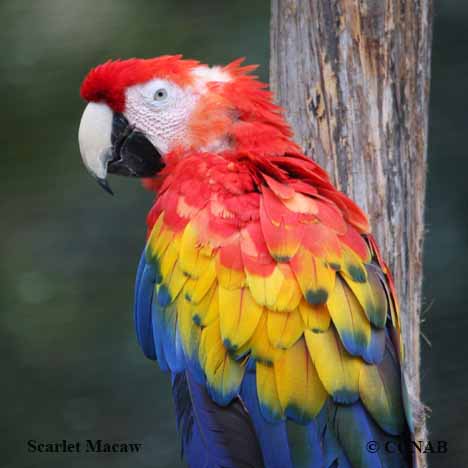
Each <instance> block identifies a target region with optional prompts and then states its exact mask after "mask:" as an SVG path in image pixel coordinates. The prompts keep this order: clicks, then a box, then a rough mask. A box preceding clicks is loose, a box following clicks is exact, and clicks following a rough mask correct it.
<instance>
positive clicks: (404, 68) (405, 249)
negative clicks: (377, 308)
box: [270, 0, 432, 467]
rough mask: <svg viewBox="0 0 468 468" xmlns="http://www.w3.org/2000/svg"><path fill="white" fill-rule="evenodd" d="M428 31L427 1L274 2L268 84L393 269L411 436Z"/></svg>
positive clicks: (419, 434) (416, 382)
mask: <svg viewBox="0 0 468 468" xmlns="http://www.w3.org/2000/svg"><path fill="white" fill-rule="evenodd" d="M431 37H432V0H272V18H271V69H270V78H271V88H272V90H273V92H274V93H275V94H276V97H277V101H278V103H279V104H280V105H281V106H283V107H284V108H285V109H286V115H287V118H288V121H289V123H290V124H291V125H292V127H293V130H294V132H295V136H296V141H297V142H298V143H299V144H300V145H302V147H303V149H304V151H305V152H306V154H308V155H311V156H312V157H313V158H314V160H316V161H317V162H318V163H319V164H321V165H322V166H323V167H325V168H326V169H327V171H328V172H329V174H331V176H332V179H333V180H334V182H335V183H336V185H337V186H338V188H340V190H342V191H343V192H345V193H346V194H348V195H349V196H351V197H352V198H353V199H354V200H355V201H356V202H357V203H358V204H359V205H360V206H361V207H362V208H363V209H364V210H365V211H366V212H367V213H368V215H369V217H370V221H371V225H372V227H373V232H374V235H375V237H376V238H377V241H378V243H379V245H380V247H381V249H382V253H383V255H384V258H385V259H386V260H387V262H388V263H389V265H390V268H391V269H392V271H393V273H394V276H395V281H396V287H397V291H398V294H399V299H400V304H401V309H402V328H403V335H404V342H405V349H406V360H405V363H404V370H405V374H406V376H407V380H408V383H409V386H410V394H411V397H412V399H413V400H414V401H413V403H414V404H413V406H414V409H415V411H414V412H415V415H414V416H415V423H416V424H415V426H416V434H415V437H416V439H417V440H424V439H425V438H426V428H425V421H424V412H423V411H422V405H421V404H420V403H419V401H420V400H419V396H420V377H419V367H420V338H419V333H420V311H421V285H422V245H423V237H424V195H425V179H426V153H427V123H428V101H429V78H430V56H431ZM418 466H421V467H422V466H426V462H425V460H424V459H422V458H421V459H420V460H419V463H418Z"/></svg>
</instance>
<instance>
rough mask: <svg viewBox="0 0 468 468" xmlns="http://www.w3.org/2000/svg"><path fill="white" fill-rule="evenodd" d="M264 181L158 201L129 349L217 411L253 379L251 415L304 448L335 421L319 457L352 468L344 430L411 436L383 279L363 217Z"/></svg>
mask: <svg viewBox="0 0 468 468" xmlns="http://www.w3.org/2000/svg"><path fill="white" fill-rule="evenodd" d="M291 159H292V158H291ZM277 164H278V166H277V169H275V170H278V171H279V174H283V173H286V172H285V171H286V170H292V169H291V167H292V166H291V165H292V164H293V163H292V162H291V161H288V160H287V158H279V160H278V163H277ZM268 170H269V171H270V173H269V174H263V175H262V176H258V177H259V178H260V179H259V180H260V182H259V181H258V180H257V184H258V185H257V187H258V189H257V190H251V191H249V190H247V191H244V192H242V190H239V191H240V192H242V193H237V194H233V193H232V191H233V189H232V188H231V189H230V191H228V192H229V193H226V190H224V189H222V188H218V191H217V192H215V193H211V195H210V196H208V197H206V198H204V199H203V200H201V199H200V197H194V199H193V201H192V199H191V198H190V196H189V189H187V186H183V184H182V182H181V183H180V185H176V187H177V190H176V189H175V188H174V189H173V191H174V193H175V194H174V193H172V192H171V187H170V186H169V188H167V189H166V190H165V191H164V190H163V192H162V193H161V194H160V195H159V198H158V200H157V202H156V206H155V208H154V209H153V210H152V213H151V216H152V220H153V225H152V229H151V230H150V235H149V237H148V241H147V245H146V249H145V252H144V254H143V256H142V260H141V263H140V266H139V272H138V276H137V286H136V298H135V323H136V327H137V334H138V339H139V341H140V344H141V346H142V347H143V349H144V351H145V354H146V355H147V356H148V357H150V358H154V357H157V359H158V361H159V362H160V365H161V367H162V368H163V369H170V370H171V371H172V372H174V373H180V372H184V371H190V372H191V373H192V374H193V375H194V376H195V377H196V378H197V382H200V383H203V384H204V385H205V386H206V389H207V392H208V394H209V395H210V397H211V398H212V399H213V400H214V401H215V402H216V403H217V404H219V405H224V406H225V405H228V404H230V402H232V401H233V399H235V398H236V397H237V396H238V395H239V394H241V393H242V392H246V391H247V390H246V389H245V385H246V384H245V383H243V382H244V381H247V380H248V381H249V382H251V383H250V384H249V389H248V395H249V398H250V400H249V401H254V400H255V402H256V404H257V405H258V408H257V409H255V411H254V410H252V411H254V412H253V413H252V414H256V415H257V417H261V418H264V419H265V420H266V421H268V422H269V423H270V424H284V422H285V421H289V420H292V421H294V422H296V423H299V424H301V425H304V426H305V427H306V428H309V429H306V431H309V432H306V433H304V434H306V435H307V434H308V435H307V437H308V438H309V439H308V440H315V439H314V437H318V436H317V433H316V429H314V431H315V432H313V431H312V429H310V428H311V427H312V426H311V425H313V424H318V423H317V422H316V421H318V419H317V418H319V415H320V414H322V412H323V411H328V410H326V408H335V409H334V410H333V411H336V415H335V419H334V420H335V422H336V425H338V426H339V427H335V428H334V429H333V431H334V432H333V433H330V434H331V435H329V434H328V433H327V436H326V441H324V440H322V441H321V442H320V443H321V444H322V445H321V446H323V444H325V443H326V444H329V445H330V447H332V446H333V447H335V446H336V447H338V446H339V447H341V448H340V449H338V448H337V449H336V450H335V449H333V450H335V452H336V460H338V459H339V458H340V457H342V459H343V460H345V459H346V460H347V461H346V463H348V462H350V463H351V465H352V466H361V465H356V464H355V462H354V460H357V459H359V460H360V459H361V458H362V456H364V455H363V454H362V453H361V452H359V451H357V452H356V450H354V448H352V447H351V448H350V446H349V444H350V442H349V440H348V439H347V437H346V436H345V435H343V434H344V429H343V424H348V423H349V424H351V425H352V424H355V423H356V421H359V420H362V419H363V418H364V419H365V420H366V424H367V425H368V429H363V430H364V431H367V432H366V435H365V437H367V436H368V435H369V434H371V433H374V432H375V431H376V430H378V431H381V432H382V434H388V435H391V436H398V435H401V434H403V433H404V431H405V430H406V427H407V425H406V422H405V417H404V414H403V404H402V397H401V391H400V386H401V383H400V380H401V379H400V372H401V371H400V359H401V356H402V348H401V344H400V342H401V340H399V333H400V323H399V317H398V314H399V311H398V303H397V301H396V297H395V293H394V287H393V283H392V279H391V276H390V272H389V271H388V268H387V267H386V265H385V264H384V263H383V261H382V259H381V257H380V254H379V252H378V249H377V246H376V244H375V241H374V240H373V238H372V237H371V236H370V235H369V234H368V233H367V229H368V226H367V220H366V219H365V216H364V215H362V213H361V212H360V210H359V209H358V208H357V207H356V206H355V205H354V204H353V203H352V202H351V201H349V200H348V199H347V198H346V197H345V196H344V195H342V194H340V193H339V192H336V191H334V190H333V188H332V187H331V186H330V184H329V183H328V182H327V181H326V180H325V179H323V176H322V175H321V174H320V173H319V172H314V174H315V175H313V176H312V175H311V170H310V169H309V167H308V166H307V165H305V166H304V167H302V166H298V167H295V169H294V171H295V174H299V175H300V174H302V175H303V177H304V178H305V179H307V178H308V179H310V180H311V179H312V178H313V177H315V182H316V184H318V186H319V189H317V190H315V189H314V187H313V186H312V185H310V184H305V183H304V184H302V185H301V183H300V181H299V180H297V181H296V182H294V181H290V182H287V181H284V180H282V179H281V177H280V176H278V174H276V175H275V174H274V173H273V172H274V171H273V169H268ZM268 170H267V169H265V171H266V172H268ZM320 184H322V187H321V188H320ZM240 185H242V184H240ZM244 185H248V184H247V182H245V184H244ZM184 187H185V188H184ZM236 187H237V186H236ZM184 190H185V191H186V192H187V193H185V192H184ZM213 190H214V189H213ZM223 190H224V191H223ZM236 190H237V189H236ZM182 201H183V203H182ZM239 205H240V206H239ZM148 324H149V325H150V326H148ZM390 336H392V337H394V336H395V337H397V339H398V340H399V341H398V343H396V344H395V338H392V340H391V339H390V338H389V337H390ZM393 346H396V349H395V350H394V348H393ZM249 375H250V376H252V377H248V376H249ZM249 379H250V380H249ZM252 379H253V380H252ZM197 385H198V384H197ZM253 392H254V393H255V399H254V400H253ZM249 411H250V410H249ZM252 417H253V416H252ZM366 418H367V419H366ZM257 423H258V424H260V422H257ZM262 424H263V423H262ZM329 426H330V429H329V430H330V431H332V424H330V425H329ZM314 427H315V426H314ZM366 427H367V426H366ZM311 431H312V432H313V434H315V435H313V434H312V432H311ZM287 433H288V431H287V430H285V432H284V433H283V432H281V434H283V435H284V434H286V436H285V437H287ZM278 434H279V433H278ZM311 434H312V435H311ZM324 434H325V433H324ZM283 435H282V436H281V437H283ZM322 435H323V434H322ZM296 436H297V434H296ZM278 437H279V435H278ZM300 437H303V435H300ZM324 437H325V436H324ZM363 437H364V436H363ZM337 444H338V445H337ZM330 450H331V449H330ZM340 450H342V451H341V452H340ZM353 450H354V452H353ZM335 452H334V453H335ZM296 455H297V454H296ZM296 455H294V456H296ZM360 457H361V458H360ZM353 463H354V464H353ZM266 466H270V465H266ZM271 466H273V465H271ZM304 466H306V465H304ZM307 466H308V465H307ZM340 466H341V465H340ZM343 466H346V465H345V463H344V462H343ZM362 466H367V465H364V464H363V465H362ZM376 466H377V465H376ZM382 466H387V465H382ZM388 466H391V465H388Z"/></svg>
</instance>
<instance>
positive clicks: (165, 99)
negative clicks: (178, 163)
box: [125, 79, 199, 153]
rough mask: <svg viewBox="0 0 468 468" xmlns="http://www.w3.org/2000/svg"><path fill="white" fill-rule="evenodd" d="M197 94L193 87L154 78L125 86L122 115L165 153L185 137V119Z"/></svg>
mask: <svg viewBox="0 0 468 468" xmlns="http://www.w3.org/2000/svg"><path fill="white" fill-rule="evenodd" d="M160 96H161V97H160ZM198 98H199V95H198V94H196V93H194V92H193V90H192V91H191V90H190V89H183V88H181V87H179V86H177V85H176V84H174V83H171V82H169V81H167V80H161V79H155V80H152V81H150V82H148V83H145V84H143V85H136V86H132V87H131V88H129V89H128V90H127V93H126V109H125V116H126V117H127V119H128V121H129V122H130V123H131V125H133V126H135V127H136V128H137V129H139V130H141V131H142V132H143V133H144V134H145V135H146V136H147V138H148V139H149V140H150V141H151V143H152V144H153V145H154V146H155V147H156V148H157V149H158V151H160V152H162V153H166V152H168V151H169V150H170V149H172V147H174V146H177V145H184V144H186V142H187V141H188V121H189V118H190V115H191V113H192V111H193V109H194V108H195V105H196V103H197V101H198Z"/></svg>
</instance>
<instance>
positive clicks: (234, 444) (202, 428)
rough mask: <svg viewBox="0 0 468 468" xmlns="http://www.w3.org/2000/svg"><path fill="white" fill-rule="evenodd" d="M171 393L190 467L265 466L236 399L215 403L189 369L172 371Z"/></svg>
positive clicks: (251, 430) (246, 415)
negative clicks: (223, 403) (226, 402)
mask: <svg viewBox="0 0 468 468" xmlns="http://www.w3.org/2000/svg"><path fill="white" fill-rule="evenodd" d="M172 393H173V397H174V402H175V408H176V415H177V427H178V431H179V434H180V437H181V442H182V456H183V458H184V459H185V461H186V463H187V465H188V467H189V468H263V467H264V464H263V459H262V453H261V450H260V447H259V444H258V441H257V437H256V434H255V431H254V429H253V426H252V423H251V421H250V418H249V415H248V414H247V412H246V410H245V408H244V406H243V405H242V403H241V402H240V401H239V400H238V399H235V400H233V402H232V403H230V404H229V405H228V406H225V407H221V406H218V405H217V404H216V403H214V402H213V400H212V399H211V398H210V396H209V395H208V393H207V391H206V389H205V387H204V386H202V385H200V384H198V383H197V382H196V380H195V379H194V378H193V376H191V374H190V373H189V372H188V371H185V372H180V373H178V374H173V378H172ZM285 468H286V467H285Z"/></svg>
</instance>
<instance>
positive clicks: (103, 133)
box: [78, 102, 113, 193]
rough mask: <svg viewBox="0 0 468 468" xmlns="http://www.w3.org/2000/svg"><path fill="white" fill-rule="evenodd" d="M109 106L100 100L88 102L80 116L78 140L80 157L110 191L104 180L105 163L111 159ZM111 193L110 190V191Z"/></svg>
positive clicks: (110, 116) (111, 114)
mask: <svg viewBox="0 0 468 468" xmlns="http://www.w3.org/2000/svg"><path fill="white" fill-rule="evenodd" d="M112 120H113V112H112V110H111V108H110V107H109V106H108V105H106V104H103V103H100V102H90V103H89V104H88V105H87V106H86V109H85V110H84V112H83V116H82V117H81V122H80V128H79V130H78V142H79V145H80V152H81V158H82V159H83V163H84V165H85V166H86V168H87V169H88V171H89V172H90V173H91V174H92V175H93V177H95V178H96V179H97V181H98V182H99V184H100V185H101V186H103V187H104V188H105V189H106V190H108V191H110V189H109V186H108V184H107V181H106V177H107V164H108V163H109V161H110V160H111V159H112V142H111V135H112ZM111 193H112V192H111Z"/></svg>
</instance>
